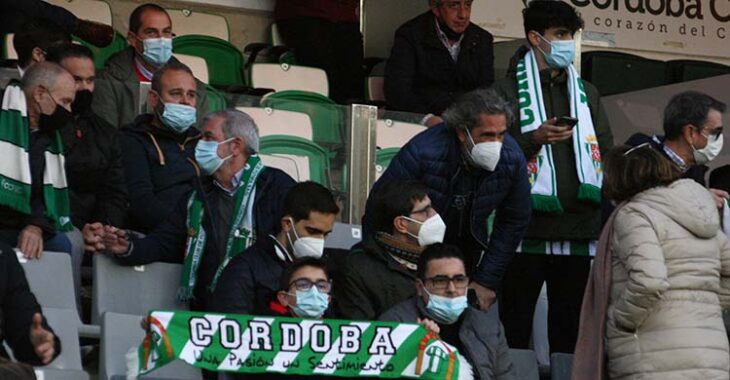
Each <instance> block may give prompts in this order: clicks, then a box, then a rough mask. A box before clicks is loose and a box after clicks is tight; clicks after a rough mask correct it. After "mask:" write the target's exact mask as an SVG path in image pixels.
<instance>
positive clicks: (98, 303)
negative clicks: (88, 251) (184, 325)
mask: <svg viewBox="0 0 730 380" xmlns="http://www.w3.org/2000/svg"><path fill="white" fill-rule="evenodd" d="M181 271H182V265H181V264H170V263H152V264H147V265H142V266H136V267H125V266H121V265H119V264H117V263H116V262H114V260H113V259H112V258H110V257H107V256H104V255H96V256H94V269H93V276H92V278H93V283H92V307H91V320H92V321H93V322H94V323H95V324H98V323H99V321H100V320H101V316H102V315H103V314H104V313H105V312H107V311H111V312H117V313H130V314H138V315H146V314H147V313H148V312H149V311H150V310H152V309H157V310H159V309H164V310H184V309H187V305H185V304H183V303H180V302H178V299H177V289H178V287H179V286H180V273H181Z"/></svg>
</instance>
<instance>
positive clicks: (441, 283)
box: [426, 274, 469, 290]
mask: <svg viewBox="0 0 730 380" xmlns="http://www.w3.org/2000/svg"><path fill="white" fill-rule="evenodd" d="M426 281H427V282H431V285H433V287H434V289H437V290H444V289H446V288H448V287H449V283H450V282H453V283H454V287H455V288H456V289H464V288H466V287H467V286H469V276H465V275H463V274H459V275H456V276H454V277H449V276H433V277H431V278H427V279H426Z"/></svg>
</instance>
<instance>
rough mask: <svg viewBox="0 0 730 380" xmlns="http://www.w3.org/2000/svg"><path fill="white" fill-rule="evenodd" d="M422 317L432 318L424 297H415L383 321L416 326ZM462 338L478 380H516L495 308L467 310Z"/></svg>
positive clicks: (382, 316) (390, 310)
mask: <svg viewBox="0 0 730 380" xmlns="http://www.w3.org/2000/svg"><path fill="white" fill-rule="evenodd" d="M418 318H429V319H433V317H431V316H429V314H428V311H427V310H426V306H425V305H424V302H423V300H422V299H421V297H418V296H415V297H412V298H409V299H408V300H406V301H403V302H401V303H399V304H397V305H395V306H393V307H392V308H390V309H389V310H388V311H386V312H385V313H383V315H381V316H380V320H383V321H397V322H410V323H415V322H416V320H417V319H418ZM459 339H461V343H462V345H463V346H464V351H466V352H460V354H461V355H463V356H465V357H466V359H467V360H468V361H469V364H471V365H472V368H473V370H474V378H476V379H480V380H495V379H496V380H514V379H515V372H514V369H513V367H512V361H511V360H510V358H509V347H508V346H507V339H506V338H505V335H504V328H503V327H502V323H501V322H500V321H499V311H498V309H497V307H496V305H495V306H493V307H492V308H490V309H489V311H487V312H483V311H480V310H477V309H474V308H472V307H469V308H467V309H466V310H465V311H464V316H463V322H462V324H461V329H460V330H459Z"/></svg>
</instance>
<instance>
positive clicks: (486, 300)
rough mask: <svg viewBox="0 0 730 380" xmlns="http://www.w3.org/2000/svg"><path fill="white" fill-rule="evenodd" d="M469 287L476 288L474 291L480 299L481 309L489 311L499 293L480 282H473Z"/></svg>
mask: <svg viewBox="0 0 730 380" xmlns="http://www.w3.org/2000/svg"><path fill="white" fill-rule="evenodd" d="M469 287H470V288H472V289H474V291H475V292H476V294H477V299H478V300H479V309H481V310H482V311H487V310H489V308H490V307H491V306H492V304H493V303H494V302H495V301H496V300H497V293H495V292H494V290H492V289H489V288H487V287H486V286H482V285H480V284H479V283H476V282H472V283H471V284H469Z"/></svg>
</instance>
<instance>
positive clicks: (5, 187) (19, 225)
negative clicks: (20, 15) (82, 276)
mask: <svg viewBox="0 0 730 380" xmlns="http://www.w3.org/2000/svg"><path fill="white" fill-rule="evenodd" d="M9 86H11V87H14V90H15V91H20V92H19V93H20V94H21V95H22V96H21V97H13V99H12V100H8V99H5V100H4V101H3V104H2V111H1V112H2V118H1V119H0V120H2V125H0V130H2V131H6V132H5V133H8V132H9V131H15V132H16V133H10V134H7V135H5V136H4V137H3V138H2V140H3V144H2V145H1V146H0V157H2V160H3V165H2V166H1V167H0V240H3V241H5V242H6V243H8V244H10V245H11V246H14V247H17V248H19V249H20V251H21V253H22V254H23V256H25V257H26V258H27V259H40V258H41V256H42V253H43V251H44V250H46V251H60V252H67V253H69V254H71V253H72V251H71V243H70V242H69V240H68V238H67V237H66V236H65V235H64V234H62V233H59V232H67V231H70V230H71V229H73V225H72V224H71V219H70V211H69V208H70V207H69V200H68V193H67V187H66V173H65V168H64V166H63V162H64V154H63V151H64V148H63V143H62V142H61V135H60V132H59V130H60V129H61V128H66V127H68V125H69V123H70V122H71V120H72V115H71V111H70V109H71V103H72V102H73V100H74V95H75V84H74V80H73V77H72V76H71V75H70V74H69V73H68V72H67V71H66V70H64V69H63V68H62V67H60V66H58V65H56V64H53V63H48V62H40V63H37V64H35V65H33V66H32V67H30V68H29V69H28V70H27V71H26V72H25V75H24V76H23V79H22V83H20V82H11V83H10V85H9ZM72 262H73V263H74V264H78V266H80V263H81V261H80V260H78V258H76V259H74V258H72ZM74 268H75V269H78V267H77V265H74ZM76 273H77V274H78V271H77V272H76Z"/></svg>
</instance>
